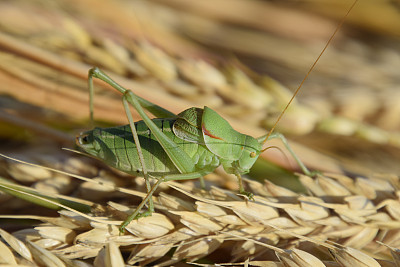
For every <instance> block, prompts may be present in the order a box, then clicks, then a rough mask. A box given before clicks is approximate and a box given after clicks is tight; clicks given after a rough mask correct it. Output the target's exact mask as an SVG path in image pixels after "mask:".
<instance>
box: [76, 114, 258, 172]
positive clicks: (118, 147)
mask: <svg viewBox="0 0 400 267" xmlns="http://www.w3.org/2000/svg"><path fill="white" fill-rule="evenodd" d="M204 114H208V117H205V116H204ZM210 116H211V117H212V118H211V119H210ZM205 120H208V121H210V122H213V123H214V124H211V125H210V124H209V123H207V121H205ZM152 122H153V123H154V124H155V125H156V127H157V128H158V129H160V131H161V132H162V133H163V134H164V135H165V136H166V137H167V138H169V139H170V140H172V141H173V142H174V143H175V144H176V145H177V146H178V147H179V148H180V149H181V150H182V153H185V155H184V156H185V157H188V158H189V159H190V160H191V161H192V162H193V164H194V169H193V171H201V172H202V173H203V174H204V173H209V172H212V171H213V170H214V169H215V168H216V167H218V166H219V165H220V164H221V163H222V164H223V166H224V168H225V169H226V171H227V172H229V173H246V172H248V170H249V169H250V167H251V166H252V164H251V166H248V164H247V165H246V164H244V165H243V164H242V165H243V166H242V165H241V161H243V159H242V157H247V158H249V159H251V160H252V162H253V163H254V161H255V158H256V157H254V156H253V157H252V158H251V157H250V155H249V153H251V152H256V154H259V152H260V150H261V145H260V144H259V143H258V142H257V140H256V139H254V138H253V137H251V136H248V135H244V134H241V133H238V132H236V131H235V130H233V129H229V130H230V131H229V133H230V135H229V136H227V137H225V136H223V135H224V131H223V130H224V129H226V127H227V125H225V124H228V123H227V122H226V121H225V120H224V119H223V118H222V117H220V116H219V115H218V114H217V113H215V112H214V111H212V110H211V109H208V108H206V112H203V109H199V108H190V109H187V110H185V111H184V112H182V113H180V114H179V115H178V116H177V118H171V119H153V120H152ZM134 125H135V129H136V132H137V135H138V137H139V143H140V146H141V149H142V154H143V158H144V163H145V166H146V170H147V173H148V174H149V175H150V176H153V177H164V176H168V175H172V174H179V173H181V172H180V171H179V169H178V168H177V167H176V166H175V164H174V163H173V161H172V160H171V159H170V158H169V156H168V154H167V153H166V151H165V150H164V149H163V147H162V146H161V145H160V143H159V142H158V140H157V138H156V136H155V135H154V134H153V133H152V131H151V130H150V129H149V127H148V126H147V125H146V123H145V122H144V121H138V122H135V123H134ZM228 125H229V124H228ZM229 127H230V126H229ZM232 133H235V134H236V136H235V135H234V134H232ZM220 136H222V137H220ZM232 136H234V140H229V137H232ZM225 139H228V140H225ZM227 142H228V144H227ZM246 143H249V144H250V145H251V146H246ZM77 144H78V146H79V147H80V148H81V149H82V150H84V151H85V152H87V153H88V154H90V155H92V156H94V157H96V158H98V159H100V160H102V161H104V162H106V163H107V164H108V165H110V166H112V167H114V168H117V169H119V170H121V171H124V172H126V173H130V174H134V175H137V174H143V170H142V166H141V163H140V159H139V157H138V153H137V148H136V144H135V142H134V138H133V134H132V130H131V127H130V125H129V124H128V125H124V126H118V127H112V128H95V129H93V130H91V131H87V132H84V133H82V134H81V135H80V136H79V137H78V139H77ZM257 156H258V155H257Z"/></svg>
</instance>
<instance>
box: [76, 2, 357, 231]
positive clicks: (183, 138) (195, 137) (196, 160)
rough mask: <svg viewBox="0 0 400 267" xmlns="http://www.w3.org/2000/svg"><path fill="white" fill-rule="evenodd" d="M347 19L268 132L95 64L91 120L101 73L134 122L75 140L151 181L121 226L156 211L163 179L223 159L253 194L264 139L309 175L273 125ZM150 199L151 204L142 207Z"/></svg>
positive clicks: (200, 172)
mask: <svg viewBox="0 0 400 267" xmlns="http://www.w3.org/2000/svg"><path fill="white" fill-rule="evenodd" d="M356 2H357V1H355V2H354V4H353V6H354V5H355V3H356ZM353 6H352V7H351V8H350V9H349V11H348V13H349V12H350V10H351V9H352V8H353ZM348 13H347V14H348ZM345 17H347V15H346V16H345ZM343 21H344V19H343V20H342V22H341V23H340V24H339V26H338V27H337V29H336V31H335V33H334V34H333V35H332V36H331V38H330V39H329V41H328V42H327V44H326V45H325V47H324V49H323V50H322V52H321V54H320V55H319V57H318V58H317V60H316V61H315V62H314V64H313V65H312V66H311V68H310V70H309V71H308V73H307V75H306V76H305V78H304V79H303V81H302V82H301V84H300V85H299V87H298V88H297V90H296V91H295V93H294V94H293V97H292V99H291V100H290V101H289V103H288V104H287V106H286V107H285V109H284V110H283V112H282V113H281V115H280V117H279V118H278V120H277V122H276V123H275V125H274V126H273V127H272V129H271V130H270V131H269V133H267V134H266V135H264V136H261V137H258V138H254V137H251V136H249V135H246V134H242V133H239V132H237V131H236V130H234V129H233V128H232V127H231V126H230V124H229V123H228V122H227V121H226V120H225V119H223V118H222V117H221V116H220V115H219V114H218V113H216V112H215V111H214V110H212V109H210V108H208V107H204V108H203V109H201V108H189V109H187V110H185V111H183V112H181V113H179V114H177V115H175V114H174V113H172V112H170V111H168V110H165V109H164V108H162V107H160V106H158V105H156V104H153V103H151V102H149V101H147V100H145V99H143V98H141V97H139V96H137V95H135V94H134V93H133V92H132V91H131V90H128V89H125V88H123V87H122V86H120V85H119V84H117V83H116V82H115V81H113V80H112V79H111V78H110V77H109V76H108V75H107V74H105V73H104V72H102V71H101V70H100V69H99V68H96V67H95V68H92V69H90V71H89V77H88V82H89V90H90V117H91V121H93V95H94V87H93V78H98V79H100V80H103V81H104V82H106V83H108V84H109V85H111V86H112V87H114V88H115V89H116V90H118V91H119V92H120V93H121V94H122V95H123V96H122V101H123V105H124V109H125V112H126V116H127V118H128V121H129V124H127V125H124V126H119V127H112V128H95V129H93V130H91V131H87V132H83V133H81V134H80V135H79V136H77V139H76V143H77V145H78V146H79V147H80V149H81V150H83V151H85V152H86V153H88V154H90V155H92V156H94V157H96V158H98V159H100V160H102V161H104V162H105V163H107V164H108V165H111V166H112V167H115V168H117V169H119V170H121V171H124V172H126V173H130V174H141V175H143V176H144V178H145V181H146V187H147V195H146V197H145V198H144V199H143V200H142V202H141V203H140V204H139V206H138V207H137V208H136V210H135V211H134V212H133V213H132V214H131V215H130V216H128V218H127V219H126V220H125V221H124V222H123V223H122V224H121V227H120V231H121V232H123V231H124V228H125V227H126V226H127V225H128V224H129V223H130V222H131V221H132V220H134V219H137V218H139V217H142V216H148V215H151V213H152V212H153V211H154V206H153V201H152V195H153V193H154V192H155V190H156V189H157V187H158V186H159V185H160V184H161V183H162V182H166V181H173V180H187V179H195V178H201V177H203V176H204V175H206V174H208V173H211V172H212V171H214V169H215V168H216V167H218V166H219V165H222V166H223V167H224V170H225V171H226V172H227V173H231V174H234V175H236V176H237V178H238V183H239V193H240V194H243V195H246V196H248V197H249V198H252V195H251V194H250V193H248V192H246V191H245V190H244V187H243V184H242V178H241V175H242V174H245V173H247V172H249V170H250V169H251V167H252V166H253V164H254V163H255V161H256V160H257V158H258V157H259V155H260V154H261V153H262V152H263V151H265V150H266V149H262V147H263V145H264V143H265V142H266V141H267V140H269V139H272V138H280V139H281V140H282V142H283V143H284V145H285V146H286V148H287V149H288V150H289V152H290V153H291V154H292V155H293V157H294V158H295V160H296V161H297V163H298V164H299V166H300V168H301V169H302V171H303V172H304V173H305V174H307V175H310V174H311V173H310V171H309V170H308V169H307V168H306V166H304V164H303V163H302V162H301V161H300V160H299V159H298V157H297V156H296V155H295V154H294V152H293V151H292V149H291V148H290V146H289V145H288V143H287V141H286V139H285V137H284V136H283V135H282V134H279V133H273V130H274V129H275V126H276V125H277V123H278V122H279V120H280V119H281V117H282V116H283V114H284V112H285V111H286V109H287V108H288V107H289V105H290V104H291V102H292V100H293V99H294V98H295V96H296V95H297V93H298V92H299V90H300V88H301V86H302V85H303V83H304V81H305V80H306V79H307V77H308V75H309V74H310V73H311V71H312V70H313V68H314V67H315V65H316V63H317V62H318V60H319V58H320V57H321V55H322V54H323V53H324V51H325V49H326V48H327V47H328V45H329V44H330V42H331V40H332V39H333V37H334V36H335V34H336V32H337V31H338V29H339V28H340V27H341V24H342V23H343ZM129 104H131V105H132V106H133V107H134V108H135V109H136V111H137V112H138V113H139V115H140V116H141V118H142V121H138V122H134V121H133V118H132V115H131V112H130V110H129ZM145 109H146V110H148V111H149V112H150V113H152V114H153V115H154V116H156V117H157V118H156V119H150V118H149V117H148V116H147V115H146V113H145V112H144V110H145ZM149 178H154V179H156V180H157V182H156V183H155V184H154V185H152V186H151V184H150V181H149ZM146 203H148V210H147V211H146V212H144V213H140V211H141V209H142V208H143V207H144V206H145V204H146Z"/></svg>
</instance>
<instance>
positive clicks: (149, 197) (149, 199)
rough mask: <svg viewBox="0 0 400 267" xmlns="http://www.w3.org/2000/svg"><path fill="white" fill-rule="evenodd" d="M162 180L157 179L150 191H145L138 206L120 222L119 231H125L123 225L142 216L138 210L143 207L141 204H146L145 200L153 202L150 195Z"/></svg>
mask: <svg viewBox="0 0 400 267" xmlns="http://www.w3.org/2000/svg"><path fill="white" fill-rule="evenodd" d="M162 182H163V179H158V180H157V182H156V183H155V184H154V185H153V187H151V189H150V191H149V192H147V195H146V197H145V198H144V199H143V200H142V202H141V203H140V204H139V206H137V208H136V210H135V211H134V212H133V213H132V214H131V215H129V216H128V217H127V218H126V219H125V221H123V222H122V224H121V225H120V227H119V232H120V233H122V234H123V233H124V231H125V227H126V226H127V225H128V224H129V223H130V222H131V221H133V220H136V219H138V218H140V217H143V216H142V215H141V214H140V213H139V212H140V210H141V209H142V208H143V206H144V205H145V204H146V202H149V203H153V199H152V196H153V194H154V192H155V191H156V189H157V187H158V186H159V185H160V184H161V183H162Z"/></svg>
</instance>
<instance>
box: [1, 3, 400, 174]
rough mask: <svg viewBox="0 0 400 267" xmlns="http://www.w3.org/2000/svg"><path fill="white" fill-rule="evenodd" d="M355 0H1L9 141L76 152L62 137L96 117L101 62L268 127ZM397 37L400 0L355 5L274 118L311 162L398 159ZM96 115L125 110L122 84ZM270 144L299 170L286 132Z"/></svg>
mask: <svg viewBox="0 0 400 267" xmlns="http://www.w3.org/2000/svg"><path fill="white" fill-rule="evenodd" d="M351 2H352V1H344V0H343V1H255V0H254V1H253V0H252V1H250V0H218V1H185V0H169V1H165V0H149V1H143V0H135V1H122V0H120V1H105V0H96V1H94V0H86V1H62V0H59V1H45V0H34V1H32V0H30V1H24V0H14V1H1V2H0V10H1V16H0V138H1V144H0V150H1V152H2V153H6V154H11V155H19V156H21V157H24V158H27V159H32V158H31V157H33V158H34V157H37V155H40V154H41V153H42V154H46V155H47V154H49V155H52V157H68V156H69V154H68V153H69V152H65V151H62V150H61V147H73V146H74V136H75V135H76V134H77V133H79V131H81V130H83V129H88V127H89V118H88V115H89V107H88V96H89V94H88V90H87V71H88V70H89V69H90V68H91V67H92V66H98V67H100V68H102V69H103V70H105V71H106V72H107V73H108V74H109V75H110V76H112V77H113V78H115V80H116V81H117V82H119V83H120V84H122V85H123V86H125V87H127V88H131V89H132V90H134V91H135V92H136V93H137V94H138V95H140V96H142V97H144V98H146V99H148V100H149V101H152V102H154V103H156V104H159V105H161V106H163V107H165V108H167V109H169V110H171V111H172V112H175V113H178V112H180V111H182V110H184V109H185V108H188V107H191V106H198V107H203V106H205V105H206V106H209V107H211V108H213V109H215V110H216V111H218V112H219V113H220V114H221V115H222V116H224V117H225V118H227V119H228V120H229V121H230V122H231V123H232V125H233V126H234V128H235V129H237V130H238V131H240V132H243V133H247V134H249V135H252V136H261V135H263V134H265V133H266V131H267V129H270V128H271V126H272V125H273V124H274V123H275V121H276V118H277V117H278V116H279V114H280V112H281V111H282V110H283V108H284V106H285V105H286V103H287V102H288V101H289V99H290V97H291V95H292V92H294V90H295V89H296V88H297V87H298V86H299V84H300V82H301V80H302V79H303V78H304V76H305V75H306V73H307V71H308V69H309V68H310V66H311V65H312V64H313V62H314V61H315V60H316V58H317V57H318V55H319V53H320V52H321V50H322V48H323V47H324V45H325V43H326V42H327V40H328V39H329V38H330V36H331V35H332V34H333V32H334V31H335V28H336V26H337V25H338V23H339V21H340V20H341V19H342V18H343V17H344V16H345V14H346V13H347V11H348V9H349V8H350V6H351V4H352V3H351ZM399 36H400V2H398V1H376V0H364V1H359V3H357V4H356V6H355V7H354V9H353V10H352V11H351V13H350V14H349V16H348V17H347V18H346V21H345V23H344V25H343V26H342V27H341V28H340V29H339V31H338V34H337V35H336V37H335V38H334V40H333V42H332V44H331V45H330V46H329V48H328V49H327V51H326V52H325V53H324V55H323V56H322V58H321V60H320V62H319V63H318V65H317V67H316V69H315V70H314V71H313V72H312V74H311V76H310V77H309V78H308V80H307V81H306V82H305V84H304V86H303V88H302V89H301V91H300V93H299V95H298V97H296V100H295V102H294V103H293V104H292V105H291V107H290V109H289V110H288V112H287V113H286V114H285V116H284V119H283V120H282V121H280V123H279V124H278V127H277V131H280V132H282V133H284V134H285V135H287V136H288V137H289V139H290V140H291V144H293V146H294V148H295V151H296V152H297V153H298V154H299V157H300V158H301V159H302V160H303V161H304V162H305V163H306V164H307V165H308V166H310V167H311V168H313V169H318V170H326V171H331V172H345V173H348V174H353V175H370V174H371V173H389V174H394V175H397V174H398V173H399V172H400V167H399V164H398V160H399V157H400V153H399V145H400V139H399V138H400V135H399V127H400V116H399V115H400V108H399V105H398V103H399V102H400V90H399V89H400V85H399V84H400V83H399V82H400V75H399V69H400V54H399V48H400V42H399V41H400V40H399ZM136 118H137V117H136ZM95 119H96V124H97V125H117V124H125V123H126V118H125V115H124V111H123V107H122V103H121V97H120V96H119V95H118V94H117V93H116V92H115V90H113V89H110V88H109V87H108V86H106V85H104V84H102V83H96V97H95ZM269 145H271V146H279V147H281V148H282V151H279V150H277V149H269V150H268V151H267V152H266V153H265V155H263V156H264V157H265V158H267V159H269V160H272V161H273V162H274V163H276V164H278V165H280V166H283V167H284V168H289V169H294V170H297V167H296V164H295V163H294V162H293V160H292V159H291V157H290V155H286V156H284V155H283V153H285V154H287V153H286V152H285V149H284V148H283V147H282V146H281V145H280V142H275V141H273V142H271V143H269ZM32 160H33V161H35V160H34V159H32ZM42 163H43V161H42ZM4 169H5V167H4V168H3V170H2V172H4Z"/></svg>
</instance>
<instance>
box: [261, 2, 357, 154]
mask: <svg viewBox="0 0 400 267" xmlns="http://www.w3.org/2000/svg"><path fill="white" fill-rule="evenodd" d="M357 2H358V0H355V1H354V3H353V4H352V5H351V7H350V9H349V10H348V11H347V13H346V15H345V16H344V17H343V18H342V20H341V21H340V23H339V25H338V26H337V27H336V30H335V32H334V33H333V34H332V36H331V37H330V38H329V40H328V42H326V44H325V47H324V49H322V51H321V53H320V54H319V56H318V58H317V59H316V60H315V61H314V63H313V64H312V66H311V67H310V69H309V70H308V72H307V75H306V76H305V77H304V79H303V81H301V83H300V85H299V87H297V89H296V91H295V92H294V94H293V96H292V98H291V99H290V101H289V102H288V103H287V105H286V107H285V108H284V109H283V111H282V112H281V115H279V117H278V119H277V120H276V122H275V124H274V126H272V128H271V130H270V131H269V133H268V134H267V137H265V139H264V141H263V142H262V144H264V143H265V142H266V141H267V140H268V138H269V137H270V136H271V134H272V132H273V131H274V130H275V128H276V126H277V125H278V122H279V121H280V120H281V118H282V117H283V114H285V112H286V110H287V109H288V108H289V106H290V104H291V103H292V102H293V100H294V98H295V97H296V96H297V93H298V92H299V91H300V88H301V87H302V86H303V84H304V82H305V81H306V80H307V78H308V76H309V75H310V73H311V72H312V71H313V69H314V67H315V65H317V63H318V61H319V59H320V58H321V56H322V54H323V53H324V52H325V50H326V49H327V48H328V46H329V45H330V43H331V42H332V40H333V38H334V37H335V35H336V33H337V32H338V31H339V29H340V28H341V27H342V25H343V23H344V21H345V20H346V18H347V16H348V15H349V13H350V11H351V10H352V9H353V7H354V6H355V5H356V3H357ZM266 149H267V148H266ZM266 149H263V150H262V151H261V152H264V151H265V150H266Z"/></svg>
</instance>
